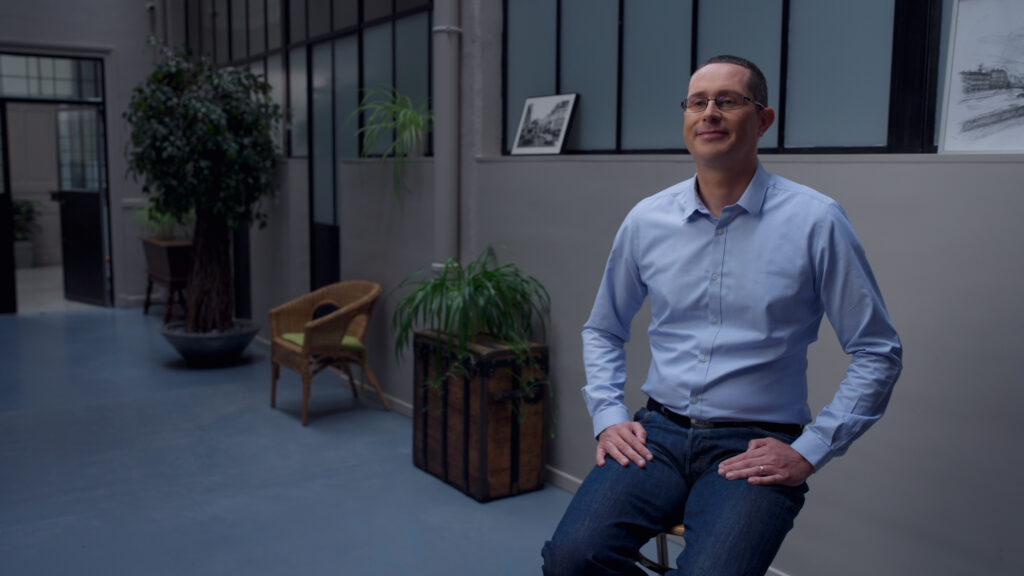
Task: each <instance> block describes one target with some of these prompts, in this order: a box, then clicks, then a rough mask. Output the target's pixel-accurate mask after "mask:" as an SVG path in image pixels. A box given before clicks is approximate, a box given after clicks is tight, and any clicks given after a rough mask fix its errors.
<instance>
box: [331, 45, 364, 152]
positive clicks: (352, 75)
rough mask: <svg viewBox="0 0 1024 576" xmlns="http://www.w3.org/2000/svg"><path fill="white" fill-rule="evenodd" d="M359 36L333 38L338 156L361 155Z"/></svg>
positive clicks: (335, 122)
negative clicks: (355, 113)
mask: <svg viewBox="0 0 1024 576" xmlns="http://www.w3.org/2000/svg"><path fill="white" fill-rule="evenodd" d="M358 105H359V38H358V37H357V36H346V37H344V38H339V39H338V40H335V42H334V124H335V139H336V142H337V145H338V149H337V155H338V158H356V157H358V156H359V138H358V136H357V135H356V130H358V129H359V117H358V116H353V115H352V112H353V111H354V110H355V109H356V107H357V106H358Z"/></svg>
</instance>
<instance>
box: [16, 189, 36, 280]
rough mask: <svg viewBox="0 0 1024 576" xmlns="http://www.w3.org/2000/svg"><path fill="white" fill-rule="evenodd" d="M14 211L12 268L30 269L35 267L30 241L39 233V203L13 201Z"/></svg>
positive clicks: (33, 249)
mask: <svg viewBox="0 0 1024 576" xmlns="http://www.w3.org/2000/svg"><path fill="white" fill-rule="evenodd" d="M11 206H12V208H13V209H14V215H13V220H14V267H15V268H31V267H32V266H34V265H35V244H34V243H33V242H32V239H33V238H34V237H35V235H36V232H38V231H39V224H38V223H37V222H36V220H38V218H39V202H36V201H35V200H21V199H17V200H13V201H12V202H11Z"/></svg>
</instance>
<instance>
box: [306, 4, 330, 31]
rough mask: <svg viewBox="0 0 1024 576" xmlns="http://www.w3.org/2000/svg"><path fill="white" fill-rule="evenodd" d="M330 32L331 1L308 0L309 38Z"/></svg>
mask: <svg viewBox="0 0 1024 576" xmlns="http://www.w3.org/2000/svg"><path fill="white" fill-rule="evenodd" d="M330 31H331V0H309V37H310V38H315V37H317V36H319V35H321V34H326V33H328V32H330Z"/></svg>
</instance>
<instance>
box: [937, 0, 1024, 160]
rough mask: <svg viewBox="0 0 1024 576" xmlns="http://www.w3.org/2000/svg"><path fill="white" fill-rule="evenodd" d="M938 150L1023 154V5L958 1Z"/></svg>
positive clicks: (1017, 0)
mask: <svg viewBox="0 0 1024 576" xmlns="http://www.w3.org/2000/svg"><path fill="white" fill-rule="evenodd" d="M951 21H952V31H951V33H950V40H951V41H950V43H949V44H950V52H949V59H948V67H947V71H946V90H945V100H944V109H943V115H942V116H943V118H942V131H941V135H940V138H939V150H940V151H941V152H955V153H965V152H968V153H969V152H987V153H993V152H1002V153H1006V152H1009V153H1021V152H1024V2H1021V1H1020V0H959V1H958V2H957V3H956V9H955V10H954V12H953V17H952V18H951Z"/></svg>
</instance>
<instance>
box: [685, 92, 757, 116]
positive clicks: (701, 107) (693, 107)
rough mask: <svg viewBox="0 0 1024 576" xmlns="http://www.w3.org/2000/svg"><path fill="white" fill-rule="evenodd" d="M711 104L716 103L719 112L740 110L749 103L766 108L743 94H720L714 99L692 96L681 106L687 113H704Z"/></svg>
mask: <svg viewBox="0 0 1024 576" xmlns="http://www.w3.org/2000/svg"><path fill="white" fill-rule="evenodd" d="M709 102H714V103H715V106H716V107H718V109H719V110H722V111H725V112H729V111H731V110H739V109H740V108H743V107H744V106H746V104H747V102H750V103H752V104H753V105H754V106H760V107H761V108H765V105H764V104H761V103H760V102H758V101H756V100H754V99H753V98H750V97H748V96H744V95H742V94H719V95H718V96H715V97H714V98H708V97H707V96H690V97H689V98H686V99H685V100H683V101H682V102H681V103H680V105H681V106H682V107H683V110H685V111H687V112H703V111H705V110H707V108H708V103H709Z"/></svg>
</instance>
